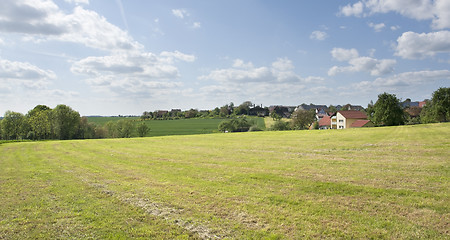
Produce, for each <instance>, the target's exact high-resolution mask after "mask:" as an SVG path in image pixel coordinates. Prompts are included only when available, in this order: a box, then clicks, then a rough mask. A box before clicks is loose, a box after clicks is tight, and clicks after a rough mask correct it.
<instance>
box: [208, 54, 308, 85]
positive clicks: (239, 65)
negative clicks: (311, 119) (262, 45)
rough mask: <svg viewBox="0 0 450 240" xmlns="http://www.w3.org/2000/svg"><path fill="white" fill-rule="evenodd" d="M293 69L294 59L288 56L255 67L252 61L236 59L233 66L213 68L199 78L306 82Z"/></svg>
mask: <svg viewBox="0 0 450 240" xmlns="http://www.w3.org/2000/svg"><path fill="white" fill-rule="evenodd" d="M293 69H294V65H293V64H292V61H291V60H289V59H287V58H278V59H277V60H276V61H275V62H273V63H272V64H271V66H270V67H255V66H253V64H252V63H251V62H249V63H245V62H244V61H242V60H241V59H236V60H235V61H234V63H233V67H232V68H226V69H217V70H213V71H211V72H210V73H209V74H208V75H203V76H200V77H199V79H201V80H214V81H217V82H221V83H226V82H236V83H248V82H271V83H280V82H297V83H300V82H304V79H302V78H301V77H300V76H299V75H297V74H296V73H295V72H293Z"/></svg>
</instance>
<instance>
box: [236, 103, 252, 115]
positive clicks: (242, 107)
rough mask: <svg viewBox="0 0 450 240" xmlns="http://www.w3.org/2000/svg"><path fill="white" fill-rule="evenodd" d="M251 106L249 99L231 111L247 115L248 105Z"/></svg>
mask: <svg viewBox="0 0 450 240" xmlns="http://www.w3.org/2000/svg"><path fill="white" fill-rule="evenodd" d="M251 106H253V103H252V102H250V101H245V102H243V103H242V104H241V105H239V106H238V107H237V108H235V109H234V110H233V113H235V114H236V115H248V112H249V111H250V107H251Z"/></svg>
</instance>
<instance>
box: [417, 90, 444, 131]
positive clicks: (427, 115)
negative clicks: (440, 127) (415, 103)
mask: <svg viewBox="0 0 450 240" xmlns="http://www.w3.org/2000/svg"><path fill="white" fill-rule="evenodd" d="M421 119H422V122H423V123H431V122H448V121H450V88H439V89H438V90H436V91H435V92H433V96H432V98H431V101H428V102H427V103H426V104H425V107H424V108H423V109H422V113H421Z"/></svg>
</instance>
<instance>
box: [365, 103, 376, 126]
mask: <svg viewBox="0 0 450 240" xmlns="http://www.w3.org/2000/svg"><path fill="white" fill-rule="evenodd" d="M374 113H375V110H374V105H373V101H372V100H370V103H369V104H367V108H366V115H367V118H368V119H369V120H371V121H373V114H374Z"/></svg>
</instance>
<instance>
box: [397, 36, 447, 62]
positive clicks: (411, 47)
mask: <svg viewBox="0 0 450 240" xmlns="http://www.w3.org/2000/svg"><path fill="white" fill-rule="evenodd" d="M397 43H398V44H397V46H396V49H395V55H396V56H400V57H402V58H406V59H424V58H427V57H433V56H435V55H436V54H438V53H450V31H439V32H432V33H414V32H405V33H403V34H402V35H401V36H400V37H399V38H398V39H397Z"/></svg>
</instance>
